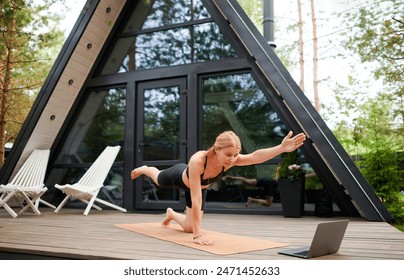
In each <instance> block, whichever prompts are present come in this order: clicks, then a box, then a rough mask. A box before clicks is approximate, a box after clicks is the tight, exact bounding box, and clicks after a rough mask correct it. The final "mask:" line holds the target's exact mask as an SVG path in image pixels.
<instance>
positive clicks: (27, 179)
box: [0, 149, 50, 218]
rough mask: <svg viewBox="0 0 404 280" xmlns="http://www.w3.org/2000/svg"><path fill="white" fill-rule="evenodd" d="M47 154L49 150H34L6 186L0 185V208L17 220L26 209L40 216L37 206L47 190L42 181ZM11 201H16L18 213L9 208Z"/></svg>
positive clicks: (47, 158)
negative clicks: (19, 208)
mask: <svg viewBox="0 0 404 280" xmlns="http://www.w3.org/2000/svg"><path fill="white" fill-rule="evenodd" d="M49 154H50V150H38V149H36V150H34V151H33V152H32V153H31V155H30V156H29V157H28V158H27V160H26V161H25V162H24V164H23V165H22V166H21V168H20V169H19V170H18V172H17V174H16V175H15V176H14V178H13V179H12V180H11V181H10V182H9V183H8V184H6V185H0V193H1V196H0V207H3V208H4V209H5V210H6V211H7V212H8V213H10V215H11V216H12V217H13V218H17V216H18V215H20V214H22V213H23V212H24V211H26V210H27V209H28V208H31V209H32V210H33V211H34V212H35V213H36V214H38V215H40V214H41V212H39V210H38V204H39V201H40V198H41V196H42V195H43V194H44V193H45V192H46V191H47V190H48V188H46V187H45V184H44V180H45V173H46V169H47V166H48V160H49ZM11 199H13V200H16V201H17V202H18V203H19V205H20V206H21V207H22V208H21V210H20V211H19V212H18V213H16V212H15V211H14V210H13V209H12V208H11V207H10V206H9V204H8V203H9V201H10V200H11ZM24 203H26V204H25V205H24Z"/></svg>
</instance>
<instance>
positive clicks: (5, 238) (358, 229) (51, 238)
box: [0, 208, 404, 260]
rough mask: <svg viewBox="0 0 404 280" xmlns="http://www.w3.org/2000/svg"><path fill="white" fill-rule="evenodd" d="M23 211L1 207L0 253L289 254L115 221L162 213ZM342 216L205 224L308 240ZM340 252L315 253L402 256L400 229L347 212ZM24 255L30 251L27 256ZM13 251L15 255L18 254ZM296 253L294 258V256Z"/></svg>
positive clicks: (220, 218) (294, 242)
mask: <svg viewBox="0 0 404 280" xmlns="http://www.w3.org/2000/svg"><path fill="white" fill-rule="evenodd" d="M41 211H42V214H41V215H40V216H37V215H35V214H33V213H28V212H26V213H24V214H23V215H22V216H20V217H18V218H16V219H13V218H11V216H10V215H9V214H8V213H7V212H5V210H4V209H0V259H10V258H18V256H20V258H22V259H27V258H32V259H35V258H38V259H41V258H45V259H46V258H65V259H95V260H97V259H130V260H135V259H139V260H140V259H153V260H162V259H206V260H215V259H228V260H231V259H245V260H255V259H256V260H263V259H274V260H282V259H289V260H290V259H291V258H290V257H288V256H283V255H280V254H278V250H279V249H270V250H263V251H256V252H249V253H242V254H235V255H226V256H218V255H213V254H210V253H206V252H203V251H200V250H195V249H192V248H188V247H184V246H180V245H177V244H174V243H171V242H166V241H161V240H158V239H154V238H150V237H146V236H143V235H140V234H136V233H132V232H129V231H126V230H123V229H119V228H116V227H114V226H113V225H114V224H121V223H142V222H157V221H161V220H162V219H163V217H164V215H163V213H161V214H147V213H122V212H118V211H113V210H104V211H97V210H91V211H90V214H89V215H88V216H83V215H82V213H83V211H84V209H63V210H62V211H61V213H59V214H55V213H53V212H52V211H51V210H50V209H48V208H42V209H41ZM341 218H342V217H332V218H319V217H314V216H307V217H306V216H305V217H302V218H284V217H283V216H280V215H236V214H213V213H205V215H204V218H203V228H205V229H207V230H214V231H220V232H224V233H231V234H236V235H242V236H249V237H255V238H259V239H266V240H269V241H275V242H284V243H287V244H290V246H289V247H297V246H302V245H309V244H310V242H311V239H312V237H313V234H314V231H315V228H316V226H317V224H318V223H319V222H321V221H329V220H333V219H341ZM349 219H350V223H349V225H348V228H347V231H346V234H345V237H344V240H343V242H342V245H341V248H340V250H339V252H338V253H336V254H334V255H329V256H324V257H320V258H317V259H327V260H329V259H331V260H352V259H359V260H372V259H376V260H386V259H395V260H404V233H402V232H400V231H399V230H397V229H396V228H394V227H393V226H391V225H389V224H388V223H384V222H369V221H366V220H364V219H362V218H349ZM28 255H33V256H32V257H28ZM16 256H17V257H16ZM293 259H294V258H293Z"/></svg>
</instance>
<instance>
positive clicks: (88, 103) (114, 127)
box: [46, 88, 126, 205]
mask: <svg viewBox="0 0 404 280" xmlns="http://www.w3.org/2000/svg"><path fill="white" fill-rule="evenodd" d="M81 104H82V107H81V109H80V111H79V112H77V113H76V116H75V119H74V120H73V123H72V125H71V128H70V131H69V133H68V135H67V136H66V139H64V141H63V142H61V143H63V146H62V147H61V148H60V152H59V154H58V156H57V159H56V161H55V164H54V166H53V168H52V169H51V170H50V174H49V176H48V179H47V182H46V185H54V184H56V183H58V184H68V183H76V182H77V181H78V180H79V179H80V178H81V176H82V175H83V174H84V173H85V172H86V170H87V168H88V167H90V165H91V164H92V163H93V162H94V161H95V160H96V159H97V158H98V156H99V155H100V154H101V153H102V151H103V150H104V149H105V147H106V146H115V145H120V146H121V147H122V149H121V151H120V152H119V154H118V156H117V158H116V160H115V163H114V166H113V167H112V168H111V170H110V172H109V174H108V176H107V178H106V180H105V182H104V187H103V188H102V189H101V191H100V194H99V196H100V197H102V199H104V200H107V201H110V202H111V203H114V204H117V205H122V186H123V179H122V178H123V177H122V176H123V166H122V162H123V148H124V147H123V139H124V123H125V106H126V90H125V89H123V88H112V89H105V90H93V91H89V92H88V93H87V94H86V97H85V98H84V100H83V101H82V103H81ZM57 194H58V195H62V193H61V192H58V193H57Z"/></svg>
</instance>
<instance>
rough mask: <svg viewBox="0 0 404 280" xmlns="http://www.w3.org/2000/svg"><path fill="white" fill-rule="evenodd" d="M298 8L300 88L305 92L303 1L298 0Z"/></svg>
mask: <svg viewBox="0 0 404 280" xmlns="http://www.w3.org/2000/svg"><path fill="white" fill-rule="evenodd" d="M297 8H298V11H299V65H300V89H301V90H302V91H303V92H304V56H303V19H302V2H301V0H297Z"/></svg>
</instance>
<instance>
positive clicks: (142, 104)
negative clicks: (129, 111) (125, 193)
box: [135, 78, 187, 210]
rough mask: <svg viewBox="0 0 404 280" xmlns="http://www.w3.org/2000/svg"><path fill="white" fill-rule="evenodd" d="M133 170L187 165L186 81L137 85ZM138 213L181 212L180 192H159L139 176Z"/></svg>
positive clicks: (136, 185)
mask: <svg viewBox="0 0 404 280" xmlns="http://www.w3.org/2000/svg"><path fill="white" fill-rule="evenodd" d="M136 112H137V116H136V120H137V121H136V127H137V129H136V132H137V133H136V143H135V148H136V158H135V161H136V166H142V165H148V166H154V167H156V168H158V169H160V170H162V169H165V168H168V167H170V166H172V165H174V164H177V163H180V162H186V149H187V146H186V143H187V142H186V125H187V124H186V79H185V78H176V79H169V80H159V81H150V82H142V83H139V84H138V85H137V110H136ZM135 188H136V190H135V195H136V208H137V209H156V210H160V209H165V208H167V207H172V208H173V209H184V208H185V206H184V205H185V200H184V197H183V195H182V191H180V190H179V189H177V188H159V187H157V186H156V185H155V184H154V183H153V181H152V180H151V179H150V178H148V177H146V176H142V177H139V178H138V179H136V182H135Z"/></svg>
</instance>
